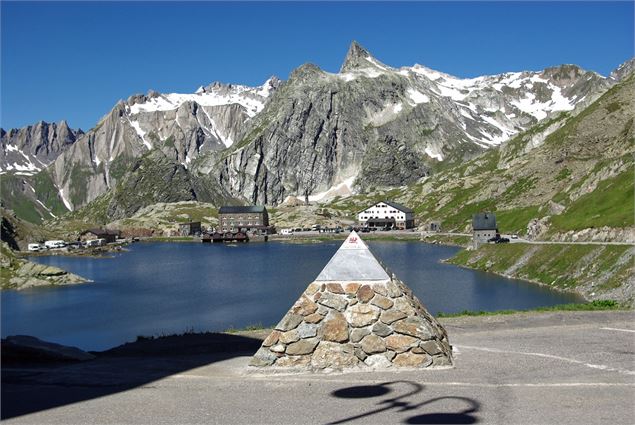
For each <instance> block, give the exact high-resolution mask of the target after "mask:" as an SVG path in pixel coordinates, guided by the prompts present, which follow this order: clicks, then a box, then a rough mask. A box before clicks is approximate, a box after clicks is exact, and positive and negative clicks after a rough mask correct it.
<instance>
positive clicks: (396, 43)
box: [0, 1, 634, 130]
mask: <svg viewBox="0 0 635 425" xmlns="http://www.w3.org/2000/svg"><path fill="white" fill-rule="evenodd" d="M0 7H1V13H2V22H1V24H2V26H1V31H2V34H1V35H2V45H1V47H2V52H1V59H2V70H1V71H2V74H1V83H2V86H1V94H0V97H1V106H2V111H1V112H2V115H1V121H0V125H1V126H2V127H3V128H5V129H6V128H11V127H20V126H24V125H27V124H31V123H34V122H36V121H39V120H45V121H56V122H57V121H59V120H61V119H66V120H67V121H68V122H69V124H70V125H71V126H72V127H75V128H76V127H81V128H83V129H84V130H87V129H89V128H90V127H92V126H94V125H95V124H96V122H97V121H98V119H99V118H100V117H102V116H103V115H105V114H106V113H107V112H108V111H109V110H110V109H111V108H112V106H113V105H114V104H115V103H116V102H117V100H119V99H125V98H127V97H128V96H130V95H131V94H134V93H146V92H147V91H148V90H149V89H154V90H157V91H160V92H193V91H194V90H195V89H196V88H197V87H198V86H200V85H204V84H208V83H210V82H212V81H223V82H232V83H240V84H249V85H259V84H261V83H262V82H263V81H264V80H266V79H267V78H268V77H269V76H271V75H277V76H279V77H280V78H283V79H286V78H287V76H288V75H289V73H290V72H291V71H292V70H293V69H294V68H295V67H297V66H299V65H301V64H302V63H305V62H312V63H315V64H317V65H318V66H320V67H321V68H323V69H325V70H327V71H337V70H338V69H339V67H340V65H341V62H342V60H343V59H344V56H345V54H346V51H347V49H348V46H349V44H350V42H351V40H358V41H359V42H360V43H361V44H362V45H363V46H365V47H366V48H367V49H369V50H370V51H371V53H373V55H374V56H375V57H377V58H378V59H379V60H381V61H382V62H385V63H387V64H389V65H391V66H404V65H412V64H414V63H420V64H423V65H426V66H428V67H430V68H433V69H436V70H439V71H443V72H447V73H449V74H453V75H457V76H460V77H473V76H477V75H483V74H496V73H501V72H506V71H519V70H538V69H543V68H545V67H547V66H552V65H558V64H561V63H575V64H578V65H580V66H582V67H583V68H586V69H591V70H594V71H597V72H599V73H601V74H603V75H608V73H610V71H611V70H612V69H614V68H615V67H616V66H618V65H619V64H620V63H622V62H624V61H625V60H627V59H629V58H631V57H632V56H633V31H634V29H633V14H634V10H633V2H628V1H626V2H613V3H608V2H598V3H594V2H563V3H554V2H532V3H523V2H492V3H481V2H468V3H460V2H445V3H430V2H417V3H413V2H408V3H394V2H393V3H378V2H374V3H362V2H354V3H334V2H330V3H329V2H327V3H307V2H303V3H290V2H282V3H266V2H258V3H219V2H192V3H176V2H159V3H151V2H138V3H122V2H107V3H93V2H86V3H83V2H67V3H59V2H57V3H54V2H45V3H22V2H20V3H12V2H5V1H3V2H1V3H0Z"/></svg>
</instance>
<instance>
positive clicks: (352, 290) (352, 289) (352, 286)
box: [344, 282, 361, 295]
mask: <svg viewBox="0 0 635 425" xmlns="http://www.w3.org/2000/svg"><path fill="white" fill-rule="evenodd" d="M360 286H361V284H359V283H356V282H352V283H347V284H346V285H345V286H344V292H346V293H347V294H353V295H354V294H356V293H357V290H358V289H359V287H360Z"/></svg>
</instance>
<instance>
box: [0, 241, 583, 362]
mask: <svg viewBox="0 0 635 425" xmlns="http://www.w3.org/2000/svg"><path fill="white" fill-rule="evenodd" d="M339 245H340V243H339V241H335V242H321V243H311V244H288V243H281V242H268V243H258V244H255V243H254V244H251V243H246V244H230V245H226V244H211V245H210V244H201V243H184V244H178V245H177V244H171V243H161V242H156V243H136V244H132V245H130V246H129V250H130V251H129V252H125V253H121V254H114V256H113V258H110V259H105V260H104V259H93V258H90V257H85V258H78V257H65V256H52V257H36V258H33V259H32V260H34V261H37V262H40V263H42V264H46V265H52V266H55V267H59V268H63V269H66V270H69V271H70V272H72V273H75V274H77V275H80V276H84V277H86V278H88V279H90V280H93V281H94V283H91V284H90V285H77V286H72V287H56V288H37V289H29V290H26V291H21V292H20V293H17V292H16V291H6V292H5V293H3V297H2V303H3V304H2V315H3V316H2V319H3V320H2V326H3V328H2V335H3V336H6V335H12V334H27V335H34V336H36V337H39V338H41V339H44V340H51V341H53V342H57V343H61V344H65V345H76V346H79V347H80V348H83V349H103V348H106V347H110V346H113V345H116V344H118V343H123V342H125V341H131V340H134V339H135V338H136V337H137V336H139V335H160V334H173V333H179V332H183V331H184V330H186V329H193V330H194V331H223V330H226V329H229V328H243V327H245V326H248V325H255V324H260V325H261V326H267V325H271V324H273V323H275V322H277V321H278V320H279V318H280V316H281V315H282V314H284V312H285V311H286V310H287V309H288V307H289V306H290V305H291V304H292V303H293V302H294V301H295V300H296V299H297V296H298V294H300V293H301V292H302V290H303V289H304V288H305V287H306V285H307V284H308V283H309V282H311V281H313V280H314V279H315V277H316V276H317V275H318V273H319V271H320V270H321V269H322V268H323V267H324V265H325V264H326V263H327V262H328V260H329V258H330V257H331V256H332V255H333V253H334V252H335V251H336V250H337V249H338V247H339ZM369 245H370V247H371V250H372V251H373V252H374V253H375V255H376V256H377V257H378V258H379V259H380V260H381V261H382V262H383V263H384V264H386V265H387V266H388V267H389V268H390V269H391V270H392V271H393V272H394V273H396V274H397V276H398V277H399V278H400V279H401V280H403V281H404V282H407V283H408V285H409V286H410V287H411V288H412V290H413V291H414V292H415V294H416V295H417V297H419V298H420V299H421V300H422V301H423V303H424V304H425V305H426V307H427V308H428V309H429V310H430V312H431V313H432V314H434V315H436V314H438V313H439V312H444V313H455V312H460V311H463V310H476V311H479V310H489V311H493V310H501V309H528V308H533V307H539V306H547V305H557V304H567V303H579V302H582V301H583V299H582V298H580V297H578V296H576V295H574V294H568V293H559V292H556V291H552V290H550V289H548V288H541V287H538V286H537V285H534V284H531V283H528V282H524V281H521V280H515V279H505V278H501V277H498V276H495V275H493V274H488V273H483V272H479V271H473V270H468V269H462V268H459V267H456V266H453V265H447V264H442V263H441V262H440V260H441V259H445V258H449V257H452V256H453V255H455V254H456V253H457V252H458V251H459V248H456V247H449V246H443V245H431V244H423V243H413V242H386V241H372V240H371V241H369ZM298 264H302V267H298V266H297V265H298ZM245 265H249V267H245ZM271 294H275V296H272V295H271ZM158 305H160V306H161V309H160V310H159V311H157V309H156V306H158Z"/></svg>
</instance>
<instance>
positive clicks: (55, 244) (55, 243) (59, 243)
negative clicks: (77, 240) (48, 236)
mask: <svg viewBox="0 0 635 425" xmlns="http://www.w3.org/2000/svg"><path fill="white" fill-rule="evenodd" d="M44 246H45V247H46V248H48V249H55V248H64V247H65V246H66V242H64V241H60V240H53V241H46V242H44Z"/></svg>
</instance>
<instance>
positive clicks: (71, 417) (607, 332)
mask: <svg viewBox="0 0 635 425" xmlns="http://www.w3.org/2000/svg"><path fill="white" fill-rule="evenodd" d="M442 323H443V324H444V326H446V328H447V330H448V333H449V336H450V342H451V343H452V344H453V346H454V349H455V362H456V365H455V367H453V368H448V369H443V370H417V371H401V372H397V371H382V372H377V371H375V372H350V373H339V374H330V375H324V374H269V373H267V374H263V373H256V372H254V371H251V370H250V369H249V368H248V367H247V362H248V360H249V354H250V353H251V352H253V351H255V350H254V349H253V347H256V348H257V347H258V345H259V338H262V337H264V336H265V334H266V332H252V333H245V334H242V335H234V336H232V337H227V338H230V339H228V340H225V339H222V338H221V339H219V340H217V341H215V342H214V341H213V342H212V343H208V342H206V343H205V344H201V342H200V341H198V342H196V343H194V342H192V343H189V342H183V343H180V342H178V341H177V342H175V343H174V344H173V345H171V346H170V347H169V348H165V347H163V348H162V349H155V348H148V349H147V351H144V350H145V349H144V350H138V351H136V352H126V351H125V350H123V351H121V352H113V353H110V354H109V355H100V356H99V358H98V359H97V360H94V361H90V362H86V363H81V364H73V365H65V366H47V367H42V366H37V367H35V366H28V365H21V366H13V367H4V368H3V371H2V417H3V419H5V420H6V422H7V423H10V424H23V423H33V424H35V423H37V424H40V423H54V424H74V423H78V424H79V423H82V424H93V423H95V424H97V423H99V424H103V423H108V424H110V423H112V424H114V423H135V424H137V423H139V424H162V423H180V424H182V423H222V424H259V423H271V424H274V423H275V424H287V423H288V424H309V423H317V424H329V423H330V424H339V423H366V424H390V423H404V424H423V423H458V424H471V423H487V424H491V423H494V424H580V423H584V424H606V423H611V424H632V423H633V420H634V419H633V418H635V407H634V406H635V356H634V354H635V313H634V312H571V313H529V314H527V313H522V314H516V315H510V316H484V317H465V318H453V319H443V320H442ZM232 338H233V339H232ZM214 344H216V345H214ZM148 347H150V346H148ZM175 347H177V348H178V347H180V348H179V349H175ZM209 347H215V348H213V349H209Z"/></svg>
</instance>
